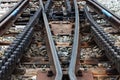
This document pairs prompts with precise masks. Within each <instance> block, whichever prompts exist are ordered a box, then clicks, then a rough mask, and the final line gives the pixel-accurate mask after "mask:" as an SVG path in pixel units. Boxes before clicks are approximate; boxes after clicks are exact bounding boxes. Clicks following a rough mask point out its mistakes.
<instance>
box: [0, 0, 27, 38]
mask: <svg viewBox="0 0 120 80" xmlns="http://www.w3.org/2000/svg"><path fill="white" fill-rule="evenodd" d="M27 3H28V0H8V1H6V0H2V1H0V4H1V5H0V9H1V13H0V15H1V17H0V36H1V35H3V34H4V33H5V32H6V30H8V29H9V28H10V26H12V24H13V23H14V21H15V20H16V18H17V17H19V16H20V14H21V13H22V11H23V10H24V9H25V8H26V7H27V6H28V5H27Z"/></svg>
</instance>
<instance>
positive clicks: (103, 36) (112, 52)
mask: <svg viewBox="0 0 120 80" xmlns="http://www.w3.org/2000/svg"><path fill="white" fill-rule="evenodd" d="M84 11H85V15H86V17H87V19H88V20H89V21H90V23H91V25H92V27H91V32H92V36H93V37H94V40H95V41H96V43H97V44H98V46H99V47H100V48H101V49H102V50H105V52H106V54H105V55H106V56H107V58H108V59H109V60H110V61H111V62H113V63H115V67H116V69H117V70H118V72H119V73H120V68H119V67H120V66H119V65H120V64H119V62H120V55H119V49H116V48H115V46H114V43H113V41H112V40H111V39H110V37H109V36H108V35H107V33H105V32H104V31H103V29H101V28H100V27H101V26H100V25H98V24H97V23H96V22H95V21H94V19H93V18H92V16H91V15H90V14H89V12H88V10H87V7H85V8H84ZM101 44H103V45H101Z"/></svg>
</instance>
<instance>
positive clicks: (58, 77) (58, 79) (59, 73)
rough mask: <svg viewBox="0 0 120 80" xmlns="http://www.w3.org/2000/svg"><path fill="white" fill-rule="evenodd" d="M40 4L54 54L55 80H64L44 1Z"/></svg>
mask: <svg viewBox="0 0 120 80" xmlns="http://www.w3.org/2000/svg"><path fill="white" fill-rule="evenodd" d="M40 4H41V7H42V15H43V19H44V24H45V28H46V32H47V36H48V41H49V44H50V50H51V53H52V57H53V61H54V66H55V69H56V76H55V80H62V69H61V65H60V62H59V59H58V55H57V51H56V48H55V44H54V42H53V39H52V34H51V30H50V27H49V23H48V20H47V16H46V13H45V10H44V6H43V3H42V0H40Z"/></svg>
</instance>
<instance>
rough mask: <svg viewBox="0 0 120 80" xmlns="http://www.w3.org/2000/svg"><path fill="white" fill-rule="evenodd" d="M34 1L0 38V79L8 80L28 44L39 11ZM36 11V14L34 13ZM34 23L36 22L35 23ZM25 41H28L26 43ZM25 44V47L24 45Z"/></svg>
mask: <svg viewBox="0 0 120 80" xmlns="http://www.w3.org/2000/svg"><path fill="white" fill-rule="evenodd" d="M36 5H38V4H37V3H36V1H32V2H30V5H29V6H28V7H27V8H26V9H25V10H24V11H23V12H22V13H21V15H20V17H18V18H17V19H16V20H15V22H14V23H13V24H12V26H11V27H10V28H9V29H8V30H7V32H6V33H4V34H3V35H2V36H1V37H0V39H1V40H0V47H1V57H0V79H1V80H9V79H10V78H9V77H11V74H12V72H13V70H14V69H15V67H16V64H17V63H18V62H19V60H20V59H21V57H22V51H24V48H25V47H27V46H28V45H29V43H30V41H29V39H30V38H31V37H30V36H31V34H32V32H33V28H32V27H31V26H34V25H35V24H36V23H37V20H38V18H37V17H38V16H39V15H38V14H39V13H40V11H41V9H39V6H36ZM36 10H38V12H36ZM35 21H36V22H35ZM26 41H28V42H27V43H26ZM25 43H26V44H27V45H25Z"/></svg>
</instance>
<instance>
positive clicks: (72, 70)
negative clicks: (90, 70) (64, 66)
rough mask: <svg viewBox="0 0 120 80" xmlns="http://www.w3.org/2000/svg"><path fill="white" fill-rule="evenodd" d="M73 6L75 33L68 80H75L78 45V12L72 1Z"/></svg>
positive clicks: (75, 4) (75, 2)
mask: <svg viewBox="0 0 120 80" xmlns="http://www.w3.org/2000/svg"><path fill="white" fill-rule="evenodd" d="M74 6H75V31H74V32H75V33H74V40H73V46H72V55H71V61H70V65H69V71H68V74H69V77H70V80H77V78H76V75H75V66H76V60H77V54H78V45H79V12H78V6H77V1H76V0H74Z"/></svg>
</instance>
